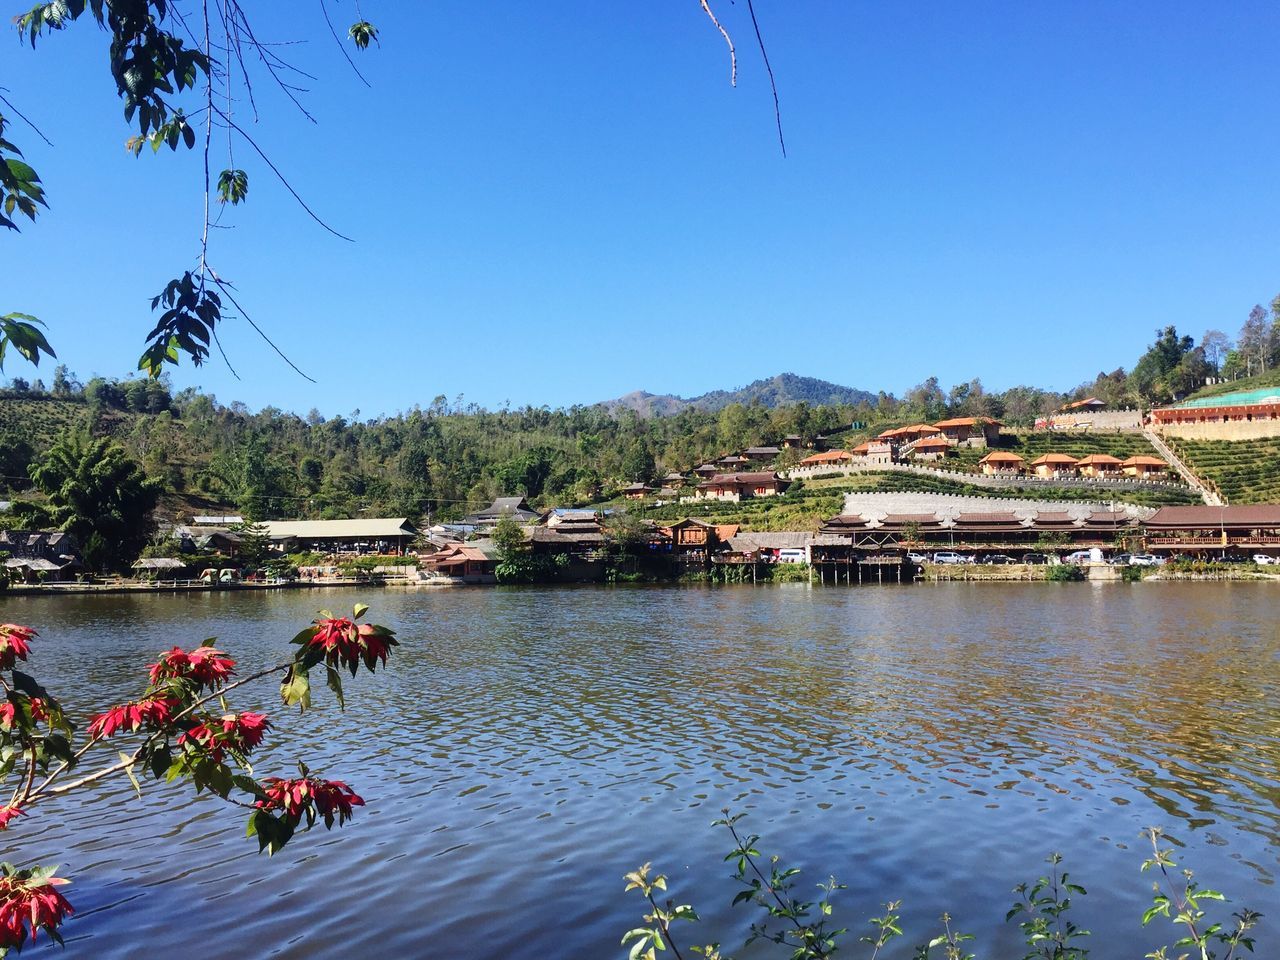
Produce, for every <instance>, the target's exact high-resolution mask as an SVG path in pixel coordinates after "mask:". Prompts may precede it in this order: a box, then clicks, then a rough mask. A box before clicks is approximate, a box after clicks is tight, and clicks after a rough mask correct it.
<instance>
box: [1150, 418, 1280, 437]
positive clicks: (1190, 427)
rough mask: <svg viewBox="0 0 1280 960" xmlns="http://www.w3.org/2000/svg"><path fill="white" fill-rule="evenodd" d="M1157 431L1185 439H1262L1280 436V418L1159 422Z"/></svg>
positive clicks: (1156, 427)
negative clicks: (1216, 421)
mask: <svg viewBox="0 0 1280 960" xmlns="http://www.w3.org/2000/svg"><path fill="white" fill-rule="evenodd" d="M1153 427H1154V429H1155V431H1156V432H1157V433H1160V434H1163V435H1164V436H1166V437H1180V438H1182V439H1183V440H1262V439H1264V438H1268V437H1280V420H1228V421H1226V422H1225V423H1210V422H1206V423H1158V424H1154V425H1153Z"/></svg>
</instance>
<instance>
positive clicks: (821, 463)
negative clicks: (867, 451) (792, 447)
mask: <svg viewBox="0 0 1280 960" xmlns="http://www.w3.org/2000/svg"><path fill="white" fill-rule="evenodd" d="M850 463H853V454H852V453H850V452H849V451H848V450H824V451H822V452H821V453H814V454H810V455H809V456H807V457H805V458H804V459H803V460H801V461H800V463H799V466H802V467H825V466H831V467H839V466H847V465H848V464H850Z"/></svg>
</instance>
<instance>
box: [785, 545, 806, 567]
mask: <svg viewBox="0 0 1280 960" xmlns="http://www.w3.org/2000/svg"><path fill="white" fill-rule="evenodd" d="M807 561H808V558H807V557H806V556H805V552H804V549H803V548H802V547H783V548H782V549H781V550H779V551H778V562H779V563H805V562H807Z"/></svg>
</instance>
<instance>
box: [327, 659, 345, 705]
mask: <svg viewBox="0 0 1280 960" xmlns="http://www.w3.org/2000/svg"><path fill="white" fill-rule="evenodd" d="M325 673H326V674H327V677H326V679H327V682H328V684H329V689H330V690H332V691H333V695H334V697H336V698H337V700H338V709H339V710H346V709H347V702H346V700H345V699H344V698H343V696H342V674H340V673H339V672H338V671H337V669H335V668H334V667H331V666H326V667H325Z"/></svg>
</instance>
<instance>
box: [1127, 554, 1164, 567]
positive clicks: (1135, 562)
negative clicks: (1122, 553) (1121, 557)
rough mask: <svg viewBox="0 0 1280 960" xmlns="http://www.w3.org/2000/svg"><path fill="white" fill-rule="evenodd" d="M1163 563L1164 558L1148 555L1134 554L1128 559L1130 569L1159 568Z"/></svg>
mask: <svg viewBox="0 0 1280 960" xmlns="http://www.w3.org/2000/svg"><path fill="white" fill-rule="evenodd" d="M1164 562H1165V561H1164V558H1162V557H1157V556H1155V555H1153V554H1150V553H1135V554H1134V555H1133V556H1132V557H1130V558H1129V566H1131V567H1159V566H1161V565H1163V564H1164Z"/></svg>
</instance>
